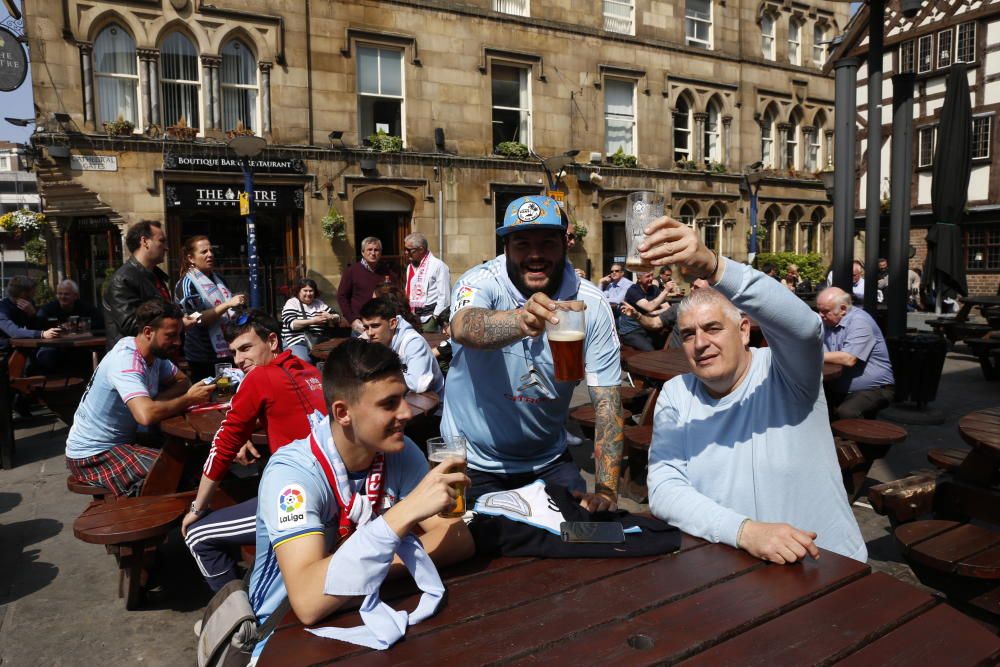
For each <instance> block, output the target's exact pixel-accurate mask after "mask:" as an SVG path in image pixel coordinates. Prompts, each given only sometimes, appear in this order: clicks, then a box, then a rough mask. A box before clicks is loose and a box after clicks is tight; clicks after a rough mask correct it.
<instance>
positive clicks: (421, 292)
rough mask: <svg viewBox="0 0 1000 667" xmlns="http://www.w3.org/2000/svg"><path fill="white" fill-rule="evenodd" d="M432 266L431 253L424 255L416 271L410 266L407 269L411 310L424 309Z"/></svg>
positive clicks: (407, 290)
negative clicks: (428, 272)
mask: <svg viewBox="0 0 1000 667" xmlns="http://www.w3.org/2000/svg"><path fill="white" fill-rule="evenodd" d="M430 265H431V251H430V250H428V251H427V252H425V253H424V258H423V259H422V260H420V265H419V266H417V268H416V269H414V268H413V264H410V265H409V266H408V267H407V269H406V273H407V275H406V292H407V294H406V296H407V297H409V299H410V309H411V310H416V309H417V308H423V306H424V301H425V300H426V299H427V270H428V269H429V268H430Z"/></svg>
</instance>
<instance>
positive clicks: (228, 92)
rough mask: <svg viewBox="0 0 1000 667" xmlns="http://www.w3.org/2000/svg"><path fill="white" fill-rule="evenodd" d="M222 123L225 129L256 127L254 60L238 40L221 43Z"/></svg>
mask: <svg viewBox="0 0 1000 667" xmlns="http://www.w3.org/2000/svg"><path fill="white" fill-rule="evenodd" d="M222 123H223V127H222V129H224V130H232V129H235V128H236V127H237V125H239V123H243V127H245V128H247V129H249V130H254V131H256V129H257V63H256V62H255V61H254V57H253V52H252V51H250V48H249V47H248V46H247V45H246V44H244V43H243V42H241V41H239V40H235V39H234V40H233V41H231V42H227V43H226V45H225V46H223V47H222Z"/></svg>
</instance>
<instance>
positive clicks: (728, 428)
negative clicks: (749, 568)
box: [642, 217, 867, 564]
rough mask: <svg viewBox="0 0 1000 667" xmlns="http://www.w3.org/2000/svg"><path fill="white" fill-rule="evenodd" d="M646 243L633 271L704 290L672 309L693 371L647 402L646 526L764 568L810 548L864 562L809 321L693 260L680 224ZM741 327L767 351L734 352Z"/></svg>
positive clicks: (718, 265)
mask: <svg viewBox="0 0 1000 667" xmlns="http://www.w3.org/2000/svg"><path fill="white" fill-rule="evenodd" d="M649 230H650V232H651V233H650V235H649V236H648V237H647V240H646V243H645V244H644V246H643V248H644V251H643V253H642V256H643V257H644V259H646V261H649V262H651V263H653V264H679V265H681V266H682V267H685V268H686V269H687V271H688V273H690V274H692V275H696V276H701V277H703V278H705V279H707V280H708V281H709V284H710V285H712V286H714V287H715V289H699V290H697V291H695V292H693V293H692V294H691V295H690V296H688V297H687V298H686V299H685V300H684V301H683V302H681V304H680V306H679V313H678V316H677V324H678V327H679V328H680V331H681V336H682V340H683V349H684V352H685V354H686V356H687V359H688V362H689V363H690V366H691V370H692V372H691V373H690V374H685V375H681V376H678V377H675V378H674V379H673V380H670V381H669V382H667V383H666V384H665V385H664V386H663V391H662V392H661V393H660V397H659V399H658V401H657V405H656V414H655V417H654V426H653V440H652V444H651V447H650V452H649V473H648V478H647V479H648V485H649V505H650V509H651V510H652V512H653V514H654V515H655V516H657V517H659V518H661V519H664V520H665V521H669V522H670V523H672V524H674V525H675V526H677V527H679V528H680V529H681V530H683V531H684V532H686V533H689V534H691V535H695V536H697V537H701V538H703V539H706V540H709V541H711V542H724V543H725V544H728V545H730V546H732V547H737V548H741V549H744V550H745V551H747V552H748V553H750V554H751V555H753V556H754V557H757V558H762V559H764V560H768V561H771V562H774V563H779V564H781V563H792V562H795V561H797V560H800V559H802V558H804V557H805V556H806V554H809V555H811V556H812V557H813V558H816V557H818V556H819V550H818V548H817V546H819V547H823V548H824V549H829V550H831V551H835V552H837V553H839V554H841V555H844V556H848V557H850V558H854V559H857V560H861V561H864V560H865V559H866V557H867V551H866V549H865V543H864V539H863V538H862V537H861V531H860V530H859V529H858V524H857V522H856V521H855V519H854V515H853V514H852V513H851V508H850V506H849V505H848V503H847V494H846V492H845V491H844V485H843V481H842V479H841V473H840V468H839V466H838V464H837V454H836V450H835V448H834V444H833V435H832V434H831V432H830V423H829V421H828V416H827V411H826V401H825V399H824V397H823V392H822V389H821V386H820V385H821V382H822V379H821V378H822V374H821V369H822V366H823V344H822V338H821V327H820V322H819V319H818V318H817V317H816V315H815V314H814V313H813V312H812V311H811V310H810V309H809V307H808V306H806V305H805V304H804V303H803V302H802V300H801V299H799V298H798V297H796V296H795V295H794V294H792V293H791V292H789V291H788V290H787V289H786V288H785V287H783V286H782V285H781V284H780V283H779V282H777V281H776V280H772V279H771V278H769V277H768V276H766V275H765V274H763V273H761V272H759V271H756V270H754V269H752V268H750V267H749V266H744V265H741V264H739V263H737V262H733V261H730V260H728V259H726V258H724V257H719V256H718V255H716V254H715V253H714V252H712V251H711V250H709V249H708V248H706V247H705V245H704V244H703V243H702V242H701V241H700V240H699V239H698V236H697V232H696V231H695V230H693V229H691V228H689V227H687V226H686V225H684V224H683V223H681V222H677V221H676V220H673V219H670V218H666V217H664V218H660V219H658V220H657V221H655V222H654V223H652V224H651V225H650V228H649ZM741 310H742V311H743V312H744V313H746V315H745V316H744V315H741V314H740V311H741ZM747 316H749V317H752V318H753V319H754V320H755V321H756V322H757V323H758V324H759V325H760V327H761V329H762V330H763V333H764V335H765V336H766V337H767V340H768V342H769V343H770V347H767V348H748V347H747V345H748V343H749V341H750V322H749V320H748V319H747Z"/></svg>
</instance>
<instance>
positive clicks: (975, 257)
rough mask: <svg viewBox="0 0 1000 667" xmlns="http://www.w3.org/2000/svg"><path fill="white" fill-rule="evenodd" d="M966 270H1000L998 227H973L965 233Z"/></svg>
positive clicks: (999, 235)
mask: <svg viewBox="0 0 1000 667" xmlns="http://www.w3.org/2000/svg"><path fill="white" fill-rule="evenodd" d="M964 236H965V247H966V248H967V250H966V253H967V254H966V256H965V268H967V269H979V270H991V269H992V270H997V269H1000V228H998V227H997V226H996V225H989V226H987V227H972V228H969V229H968V231H966V232H965V234H964Z"/></svg>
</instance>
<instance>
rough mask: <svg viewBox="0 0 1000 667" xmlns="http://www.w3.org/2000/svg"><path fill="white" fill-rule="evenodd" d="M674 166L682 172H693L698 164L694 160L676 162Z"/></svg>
mask: <svg viewBox="0 0 1000 667" xmlns="http://www.w3.org/2000/svg"><path fill="white" fill-rule="evenodd" d="M674 166H675V167H677V168H678V169H680V170H682V171H694V170H696V169H697V168H698V163H696V162H695V161H694V160H677V161H676V162H674Z"/></svg>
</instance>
